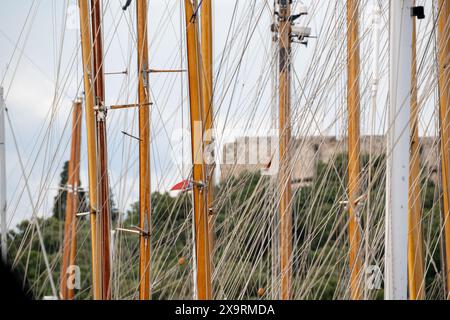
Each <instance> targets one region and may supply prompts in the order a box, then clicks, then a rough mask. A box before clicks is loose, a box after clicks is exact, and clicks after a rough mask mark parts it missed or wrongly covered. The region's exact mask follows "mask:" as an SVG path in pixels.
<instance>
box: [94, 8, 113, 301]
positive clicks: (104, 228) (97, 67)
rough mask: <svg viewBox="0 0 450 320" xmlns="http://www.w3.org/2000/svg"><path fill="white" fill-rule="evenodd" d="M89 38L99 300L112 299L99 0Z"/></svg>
mask: <svg viewBox="0 0 450 320" xmlns="http://www.w3.org/2000/svg"><path fill="white" fill-rule="evenodd" d="M91 20H92V30H93V32H92V39H93V57H94V61H93V62H94V63H93V65H94V88H95V105H96V107H95V109H96V113H95V115H96V129H97V154H98V166H99V171H98V173H99V177H98V186H99V190H98V191H99V212H98V213H99V214H100V219H99V222H100V238H101V241H100V251H101V270H102V271H101V273H102V299H103V300H107V299H110V298H111V292H110V285H109V284H110V274H111V261H110V260H111V257H110V208H109V185H108V165H107V161H108V157H107V143H106V107H105V86H104V73H103V44H102V37H103V34H102V12H101V0H91Z"/></svg>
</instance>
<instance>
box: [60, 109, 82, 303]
mask: <svg viewBox="0 0 450 320" xmlns="http://www.w3.org/2000/svg"><path fill="white" fill-rule="evenodd" d="M80 148H81V102H80V101H75V102H74V103H73V118H72V144H71V149H70V161H69V170H68V178H67V184H66V190H67V199H66V217H65V222H64V241H63V260H62V266H61V287H60V289H61V293H60V295H61V299H63V300H73V297H74V293H75V292H74V288H73V287H71V286H70V285H68V283H67V282H68V281H67V280H68V275H69V272H71V270H70V268H71V266H74V265H75V255H76V246H77V242H76V240H77V237H76V235H77V217H76V214H77V210H78V183H79V181H80Z"/></svg>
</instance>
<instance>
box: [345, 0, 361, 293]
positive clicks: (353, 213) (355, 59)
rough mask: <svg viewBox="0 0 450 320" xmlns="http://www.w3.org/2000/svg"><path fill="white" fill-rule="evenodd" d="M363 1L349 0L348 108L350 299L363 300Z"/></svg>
mask: <svg viewBox="0 0 450 320" xmlns="http://www.w3.org/2000/svg"><path fill="white" fill-rule="evenodd" d="M358 9H359V0H347V39H348V40H347V59H348V60H347V74H348V76H347V90H348V91H347V109H348V212H349V225H348V235H349V258H350V259H349V260H350V297H351V299H352V300H360V299H361V298H362V290H361V276H362V273H361V270H362V268H361V265H362V260H361V233H360V225H359V218H358V217H359V212H358V204H357V203H356V201H357V199H358V197H359V196H360V187H361V185H360V181H359V180H360V159H359V153H360V147H359V145H360V121H359V114H360V96H359V71H360V70H359V69H360V68H359V40H358Z"/></svg>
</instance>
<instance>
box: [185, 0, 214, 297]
mask: <svg viewBox="0 0 450 320" xmlns="http://www.w3.org/2000/svg"><path fill="white" fill-rule="evenodd" d="M197 10H198V3H197V1H196V0H185V13H186V41H187V50H188V51H187V56H188V74H189V75H188V78H189V103H190V123H191V148H192V165H193V172H192V180H193V181H192V185H193V197H194V231H195V239H194V241H195V258H196V266H197V270H196V271H197V279H196V287H197V299H199V300H207V299H211V297H212V285H211V260H210V248H209V237H210V235H209V227H208V208H207V203H208V201H207V190H208V185H207V172H206V166H205V163H204V154H205V150H204V142H205V141H204V132H203V130H204V126H203V119H204V116H203V111H204V107H203V102H202V91H201V84H202V81H201V74H202V73H201V59H200V44H199V41H198V39H199V37H198V16H197Z"/></svg>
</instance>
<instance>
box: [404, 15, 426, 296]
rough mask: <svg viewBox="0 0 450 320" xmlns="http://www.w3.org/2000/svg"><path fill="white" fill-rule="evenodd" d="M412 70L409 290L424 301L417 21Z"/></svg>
mask: <svg viewBox="0 0 450 320" xmlns="http://www.w3.org/2000/svg"><path fill="white" fill-rule="evenodd" d="M412 27H413V39H412V44H413V45H412V66H411V121H410V122H411V124H410V126H411V151H410V152H411V158H410V162H409V199H408V202H409V204H408V209H409V212H408V287H409V299H410V300H423V299H425V282H424V280H425V279H424V267H425V265H424V260H423V237H422V212H421V210H422V204H421V201H420V193H421V192H420V190H421V181H420V180H421V179H420V148H419V127H418V126H419V121H418V116H419V107H418V104H417V53H416V47H417V46H416V21H415V20H413V25H412Z"/></svg>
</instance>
